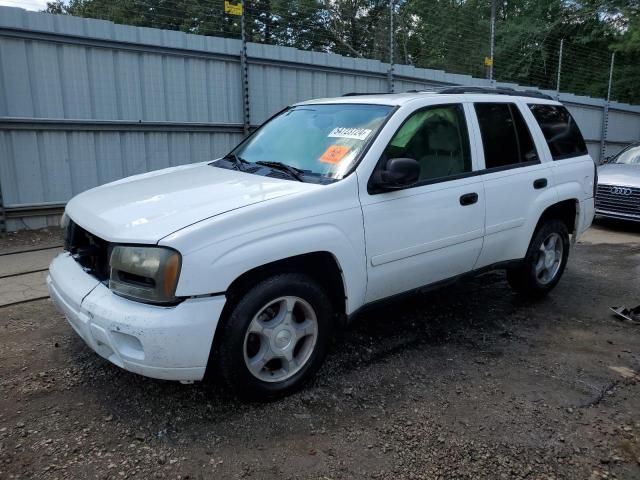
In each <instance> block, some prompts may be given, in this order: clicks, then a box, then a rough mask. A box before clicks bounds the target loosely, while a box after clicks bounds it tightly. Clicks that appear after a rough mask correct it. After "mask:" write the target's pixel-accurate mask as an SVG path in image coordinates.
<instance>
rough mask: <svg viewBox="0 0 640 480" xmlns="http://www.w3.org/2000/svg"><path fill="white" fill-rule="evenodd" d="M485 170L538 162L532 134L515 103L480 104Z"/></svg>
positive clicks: (477, 111)
mask: <svg viewBox="0 0 640 480" xmlns="http://www.w3.org/2000/svg"><path fill="white" fill-rule="evenodd" d="M475 110H476V115H477V116H478V123H479V124H480V134H481V136H482V146H483V148H484V161H485V167H486V168H487V169H489V168H501V167H509V166H512V165H518V164H521V163H526V162H534V161H538V153H537V151H536V147H535V145H534V143H533V138H532V137H531V132H529V128H528V127H527V124H526V122H525V120H524V118H523V117H522V114H521V113H520V110H519V109H518V107H517V106H516V105H515V104H512V103H476V104H475Z"/></svg>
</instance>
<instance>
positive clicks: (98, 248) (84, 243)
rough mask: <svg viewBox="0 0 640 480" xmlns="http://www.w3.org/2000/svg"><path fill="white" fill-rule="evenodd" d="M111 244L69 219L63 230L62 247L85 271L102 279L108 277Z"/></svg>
mask: <svg viewBox="0 0 640 480" xmlns="http://www.w3.org/2000/svg"><path fill="white" fill-rule="evenodd" d="M111 248H112V247H111V244H110V243H109V242H107V241H106V240H103V239H101V238H100V237H97V236H96V235H94V234H92V233H90V232H88V231H86V230H85V229H84V228H82V227H81V226H80V225H78V224H76V223H74V222H73V220H69V224H68V225H67V229H66V230H65V232H64V249H65V250H67V251H68V252H69V253H71V255H72V256H73V258H74V259H75V261H76V262H78V263H79V264H80V265H82V267H83V268H84V270H85V271H86V272H88V273H89V274H91V275H93V276H94V277H96V278H97V279H98V280H100V281H103V280H107V279H108V278H109V257H110V255H111Z"/></svg>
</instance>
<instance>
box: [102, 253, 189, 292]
mask: <svg viewBox="0 0 640 480" xmlns="http://www.w3.org/2000/svg"><path fill="white" fill-rule="evenodd" d="M109 263H110V268H111V274H110V276H109V288H110V289H111V290H112V291H113V292H114V293H116V294H118V295H120V296H123V297H126V298H129V299H132V300H138V301H141V302H146V303H155V304H167V303H175V302H176V301H177V299H176V296H175V293H176V286H177V285H178V277H179V275H180V266H181V263H182V257H181V256H180V254H179V253H178V252H177V251H175V250H173V249H171V248H164V247H142V246H140V247H138V246H116V247H114V248H113V251H112V252H111V260H110V262H109Z"/></svg>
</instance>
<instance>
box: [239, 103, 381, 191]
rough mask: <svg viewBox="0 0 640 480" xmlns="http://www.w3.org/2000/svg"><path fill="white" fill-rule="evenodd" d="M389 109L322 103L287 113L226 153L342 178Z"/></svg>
mask: <svg viewBox="0 0 640 480" xmlns="http://www.w3.org/2000/svg"><path fill="white" fill-rule="evenodd" d="M392 110H393V107H391V106H388V105H364V104H324V105H299V106H295V107H292V108H289V109H287V110H286V111H284V112H282V113H281V114H280V115H278V116H276V117H274V118H273V119H271V120H270V121H269V122H267V123H266V124H265V125H264V126H263V127H261V128H260V129H259V130H258V131H257V132H256V133H255V134H254V135H253V136H251V137H249V138H248V139H247V140H246V141H245V142H243V143H241V144H240V145H239V146H238V147H236V148H235V149H234V150H233V151H232V152H231V153H230V154H229V155H234V156H235V157H237V158H240V159H242V161H243V162H249V163H257V164H258V165H259V164H260V162H277V163H281V164H285V165H287V166H289V167H293V168H295V169H298V170H299V171H301V173H302V174H303V176H306V177H307V178H309V177H313V176H321V177H329V178H331V179H340V178H342V177H343V176H344V175H346V174H347V173H348V172H349V170H350V169H351V167H352V166H353V165H354V162H355V161H356V160H357V158H358V156H359V154H360V153H361V152H362V150H363V148H364V147H365V145H366V144H367V142H369V141H370V140H371V139H372V138H373V137H374V136H375V135H376V133H377V131H378V129H379V128H380V126H381V125H382V124H383V122H384V121H385V119H386V118H387V116H388V115H389V114H390V113H391V111H392Z"/></svg>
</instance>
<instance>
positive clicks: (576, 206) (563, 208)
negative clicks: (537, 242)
mask: <svg viewBox="0 0 640 480" xmlns="http://www.w3.org/2000/svg"><path fill="white" fill-rule="evenodd" d="M579 215H580V202H579V200H578V199H577V198H569V199H566V200H561V201H559V202H556V203H554V204H553V205H550V206H548V207H547V208H546V209H545V210H544V211H543V212H542V214H541V215H540V218H539V219H538V223H537V224H536V227H535V228H534V230H533V233H532V238H533V235H535V232H537V231H538V229H539V228H540V225H542V224H543V223H544V222H545V221H546V220H548V219H550V218H555V219H558V220H560V221H562V222H563V223H564V224H565V225H566V226H567V230H568V231H569V234H571V235H573V236H575V233H576V227H577V225H578V219H579Z"/></svg>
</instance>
